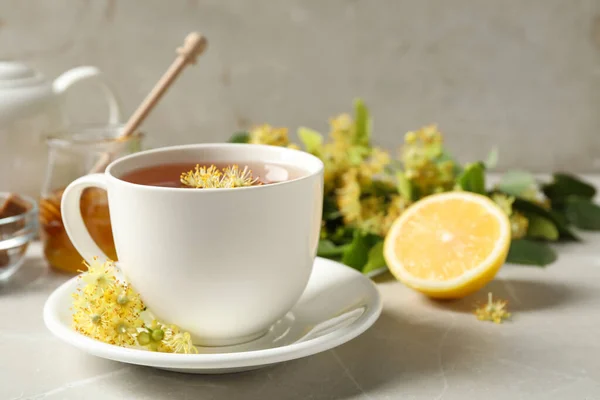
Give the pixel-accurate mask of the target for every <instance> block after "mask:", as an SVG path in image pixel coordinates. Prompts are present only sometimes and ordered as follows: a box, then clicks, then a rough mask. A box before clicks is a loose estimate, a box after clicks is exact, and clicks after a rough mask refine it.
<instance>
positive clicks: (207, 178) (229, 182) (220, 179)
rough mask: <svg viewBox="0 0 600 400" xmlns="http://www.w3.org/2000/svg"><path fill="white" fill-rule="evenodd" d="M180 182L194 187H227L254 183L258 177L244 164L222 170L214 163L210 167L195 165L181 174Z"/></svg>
mask: <svg viewBox="0 0 600 400" xmlns="http://www.w3.org/2000/svg"><path fill="white" fill-rule="evenodd" d="M180 181H181V183H183V184H184V185H186V186H189V187H192V188H196V189H227V188H236V187H243V186H252V185H256V184H257V183H258V182H259V181H258V178H254V177H253V176H252V171H251V170H250V169H249V168H248V166H245V167H244V169H240V167H239V166H238V165H231V166H227V167H225V168H223V169H222V170H221V169H219V168H217V167H216V166H214V165H211V166H210V167H206V166H202V167H201V166H200V165H199V164H198V165H196V168H195V169H193V170H191V171H187V172H184V173H182V174H181V177H180Z"/></svg>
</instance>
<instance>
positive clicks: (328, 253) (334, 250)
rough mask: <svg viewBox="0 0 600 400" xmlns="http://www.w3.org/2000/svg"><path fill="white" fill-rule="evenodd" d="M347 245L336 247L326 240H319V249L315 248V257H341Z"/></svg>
mask: <svg viewBox="0 0 600 400" xmlns="http://www.w3.org/2000/svg"><path fill="white" fill-rule="evenodd" d="M347 247H348V245H343V246H338V245H336V244H335V243H333V242H332V241H331V240H328V239H321V240H319V247H318V248H317V255H318V256H319V257H325V258H332V257H339V256H341V255H342V254H343V253H344V251H345V250H346V248H347Z"/></svg>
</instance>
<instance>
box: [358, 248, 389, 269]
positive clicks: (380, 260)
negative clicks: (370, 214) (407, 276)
mask: <svg viewBox="0 0 600 400" xmlns="http://www.w3.org/2000/svg"><path fill="white" fill-rule="evenodd" d="M386 266H387V264H386V262H385V258H384V257H383V240H380V241H379V242H377V243H375V244H374V245H373V247H371V250H369V256H368V258H367V263H366V264H365V266H364V267H363V269H362V273H363V274H367V273H369V272H371V271H374V270H376V269H379V268H382V267H386Z"/></svg>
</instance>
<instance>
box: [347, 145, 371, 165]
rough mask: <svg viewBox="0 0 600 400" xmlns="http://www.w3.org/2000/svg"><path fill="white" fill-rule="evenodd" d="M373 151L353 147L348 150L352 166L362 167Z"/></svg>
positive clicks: (366, 148)
mask: <svg viewBox="0 0 600 400" xmlns="http://www.w3.org/2000/svg"><path fill="white" fill-rule="evenodd" d="M370 152H371V150H370V149H369V148H368V147H362V146H351V147H350V148H349V149H348V160H349V161H350V164H352V165H360V164H361V163H362V162H363V160H364V159H365V157H366V156H368V155H369V153H370Z"/></svg>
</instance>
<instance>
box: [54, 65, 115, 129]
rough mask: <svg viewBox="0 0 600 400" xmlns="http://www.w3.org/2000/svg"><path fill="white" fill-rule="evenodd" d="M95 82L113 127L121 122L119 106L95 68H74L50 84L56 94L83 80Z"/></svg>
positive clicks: (62, 92)
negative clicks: (105, 104)
mask: <svg viewBox="0 0 600 400" xmlns="http://www.w3.org/2000/svg"><path fill="white" fill-rule="evenodd" d="M88 79H92V80H96V81H97V82H98V83H99V84H100V88H101V89H102V92H103V93H104V98H105V99H106V102H107V103H108V123H109V124H111V125H115V124H118V123H120V122H121V106H120V105H119V101H118V99H117V96H115V93H114V92H113V91H112V89H111V88H110V87H109V86H108V84H107V83H106V82H105V81H104V80H103V79H102V73H101V72H100V70H99V69H98V68H96V67H91V66H83V67H76V68H73V69H70V70H68V71H66V72H64V73H63V74H62V75H60V76H59V77H58V78H56V79H55V80H54V82H53V83H52V87H53V89H54V92H55V93H57V94H64V93H66V92H67V91H68V90H69V89H70V88H71V87H73V85H75V84H76V83H78V82H81V81H84V80H88Z"/></svg>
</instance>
